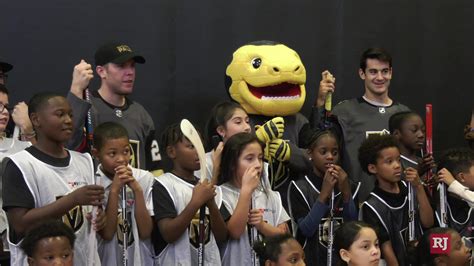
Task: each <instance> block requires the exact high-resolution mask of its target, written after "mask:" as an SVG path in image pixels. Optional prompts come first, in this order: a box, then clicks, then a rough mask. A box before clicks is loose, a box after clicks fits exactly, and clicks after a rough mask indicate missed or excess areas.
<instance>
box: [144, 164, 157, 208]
mask: <svg viewBox="0 0 474 266" xmlns="http://www.w3.org/2000/svg"><path fill="white" fill-rule="evenodd" d="M144 172H145V173H146V174H145V176H143V177H142V178H144V179H145V180H146V184H147V185H148V186H146V187H144V188H143V198H144V199H145V205H146V209H147V210H148V213H149V214H150V216H152V217H153V216H154V215H155V212H154V209H153V193H152V192H153V183H154V180H155V177H154V176H153V174H152V173H150V172H147V171H144Z"/></svg>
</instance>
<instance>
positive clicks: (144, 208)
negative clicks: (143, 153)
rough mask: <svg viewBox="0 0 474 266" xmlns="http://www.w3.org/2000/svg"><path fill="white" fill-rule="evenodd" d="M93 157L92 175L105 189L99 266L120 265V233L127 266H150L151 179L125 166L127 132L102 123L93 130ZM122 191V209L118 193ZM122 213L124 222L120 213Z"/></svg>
mask: <svg viewBox="0 0 474 266" xmlns="http://www.w3.org/2000/svg"><path fill="white" fill-rule="evenodd" d="M92 153H93V155H94V157H96V158H97V159H98V161H99V162H100V165H99V166H98V169H97V172H96V176H97V177H98V181H97V182H98V183H99V184H101V185H103V186H104V188H105V195H106V202H105V203H104V205H105V206H106V208H105V213H106V217H107V224H106V226H105V228H104V229H103V230H102V233H101V236H102V238H103V241H100V242H99V256H100V259H101V262H102V264H103V265H123V264H124V263H123V247H124V241H123V240H124V237H123V236H124V234H126V240H127V241H126V244H127V255H128V263H129V265H152V264H153V256H152V253H151V250H152V248H153V247H152V245H151V241H150V237H151V231H152V228H153V221H152V219H151V216H152V215H153V207H152V206H151V204H152V198H151V189H152V185H153V182H154V180H155V178H154V176H153V175H152V174H151V173H150V172H148V171H144V170H140V169H137V168H133V167H130V166H129V162H130V157H131V148H130V142H129V139H128V133H127V130H126V129H125V128H124V127H123V126H122V125H120V124H118V123H115V122H105V123H102V124H100V125H99V126H98V127H96V128H95V130H94V146H93V149H92ZM123 189H126V202H127V204H126V206H123V201H122V196H123V194H122V191H123ZM125 210H126V214H125V215H126V217H127V218H126V221H123V219H122V218H118V217H123V216H122V215H123V212H124V211H125Z"/></svg>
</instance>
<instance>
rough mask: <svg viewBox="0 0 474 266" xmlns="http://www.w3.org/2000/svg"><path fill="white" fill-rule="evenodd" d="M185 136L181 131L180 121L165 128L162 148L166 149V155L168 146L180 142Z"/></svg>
mask: <svg viewBox="0 0 474 266" xmlns="http://www.w3.org/2000/svg"><path fill="white" fill-rule="evenodd" d="M183 138H185V136H184V134H183V132H182V131H181V126H180V124H179V123H174V124H171V125H169V126H167V127H166V128H165V130H164V131H163V133H162V134H161V148H160V149H161V150H162V151H165V152H164V154H165V155H166V156H168V155H167V153H166V148H167V147H168V146H173V145H175V144H176V143H178V142H181V141H183Z"/></svg>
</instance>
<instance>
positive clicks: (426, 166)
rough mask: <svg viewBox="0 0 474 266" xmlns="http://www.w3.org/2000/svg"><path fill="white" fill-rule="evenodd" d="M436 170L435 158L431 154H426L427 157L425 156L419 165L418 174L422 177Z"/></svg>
mask: <svg viewBox="0 0 474 266" xmlns="http://www.w3.org/2000/svg"><path fill="white" fill-rule="evenodd" d="M434 168H436V163H435V160H434V158H433V155H432V154H431V153H427V154H425V156H423V159H422V161H421V162H420V164H419V165H418V174H419V175H420V176H423V175H424V174H426V172H428V171H429V170H431V169H434Z"/></svg>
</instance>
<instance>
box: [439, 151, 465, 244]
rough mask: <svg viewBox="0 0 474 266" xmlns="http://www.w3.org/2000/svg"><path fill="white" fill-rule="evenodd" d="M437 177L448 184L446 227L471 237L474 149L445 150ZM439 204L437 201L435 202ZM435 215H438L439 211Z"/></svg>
mask: <svg viewBox="0 0 474 266" xmlns="http://www.w3.org/2000/svg"><path fill="white" fill-rule="evenodd" d="M439 169H441V170H440V171H439V172H438V178H439V181H442V182H444V183H446V184H447V185H448V192H449V193H448V195H447V206H446V211H447V212H448V213H447V214H446V216H447V218H448V223H447V224H448V227H451V228H453V229H454V230H456V231H458V232H459V234H460V235H461V236H462V237H465V238H469V239H472V238H473V237H474V235H473V233H472V226H473V223H474V214H473V206H474V192H473V191H471V190H473V189H474V151H473V150H471V149H468V148H458V149H451V150H448V151H446V152H445V153H444V154H443V155H442V156H441V158H440V160H439ZM437 205H439V203H437ZM436 216H437V217H440V213H439V211H437V212H436Z"/></svg>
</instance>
